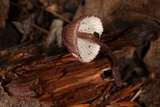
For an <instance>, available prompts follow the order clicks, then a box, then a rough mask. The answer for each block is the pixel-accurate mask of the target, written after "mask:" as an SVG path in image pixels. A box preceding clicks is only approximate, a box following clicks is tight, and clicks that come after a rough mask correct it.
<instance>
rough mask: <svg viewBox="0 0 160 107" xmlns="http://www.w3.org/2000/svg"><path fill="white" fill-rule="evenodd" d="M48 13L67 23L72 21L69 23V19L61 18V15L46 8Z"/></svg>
mask: <svg viewBox="0 0 160 107" xmlns="http://www.w3.org/2000/svg"><path fill="white" fill-rule="evenodd" d="M46 11H48V12H50V13H52V14H53V15H55V16H56V17H58V18H60V19H62V20H64V21H66V22H67V23H70V22H71V21H69V20H68V19H66V18H64V17H63V16H61V15H60V14H58V13H56V12H54V11H51V10H50V9H48V8H46Z"/></svg>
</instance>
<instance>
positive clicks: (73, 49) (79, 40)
mask: <svg viewBox="0 0 160 107" xmlns="http://www.w3.org/2000/svg"><path fill="white" fill-rule="evenodd" d="M95 32H96V33H98V34H99V35H101V34H102V32H103V26H102V22H101V20H100V19H99V18H98V17H95V16H91V15H85V16H82V17H80V18H78V19H77V20H75V21H73V22H72V23H70V24H68V25H67V26H65V27H64V29H63V30H62V37H63V41H64V44H65V45H66V47H67V48H68V50H69V51H70V53H71V54H72V55H73V56H74V57H76V58H77V59H78V60H79V61H81V62H90V61H92V60H93V59H94V58H95V57H96V56H97V55H98V53H99V50H100V45H99V44H98V43H96V42H95V41H93V40H92V39H90V38H87V34H91V35H92V36H95V35H94V33H95ZM79 33H83V34H84V37H85V36H86V37H85V38H83V37H80V36H79ZM85 34H86V35H85Z"/></svg>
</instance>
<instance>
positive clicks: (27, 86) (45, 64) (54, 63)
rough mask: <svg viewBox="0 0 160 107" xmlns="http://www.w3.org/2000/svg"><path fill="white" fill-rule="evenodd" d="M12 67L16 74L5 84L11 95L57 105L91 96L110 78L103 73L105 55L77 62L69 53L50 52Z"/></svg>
mask: <svg viewBox="0 0 160 107" xmlns="http://www.w3.org/2000/svg"><path fill="white" fill-rule="evenodd" d="M13 69H14V75H15V76H13V78H12V79H11V81H12V82H10V83H9V84H7V85H5V89H7V90H8V93H9V94H10V95H13V96H17V97H19V96H20V97H35V98H38V99H39V100H40V101H47V102H49V101H52V102H54V103H55V104H56V105H58V106H64V105H73V104H79V103H83V102H87V101H90V100H93V99H95V98H96V97H99V96H100V95H101V93H102V90H104V89H105V87H106V85H107V84H108V83H109V81H110V79H109V77H104V76H103V75H104V74H103V72H107V71H104V70H103V69H106V70H110V62H109V61H108V59H107V58H103V59H102V58H98V59H97V60H95V61H93V62H90V63H80V62H78V61H76V59H75V58H73V56H71V55H63V56H50V57H46V58H42V59H39V60H34V61H31V62H29V63H27V64H23V65H22V66H19V67H16V68H13ZM12 75H13V74H12ZM102 77H103V78H102Z"/></svg>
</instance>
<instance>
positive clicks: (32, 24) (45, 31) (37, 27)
mask: <svg viewBox="0 0 160 107" xmlns="http://www.w3.org/2000/svg"><path fill="white" fill-rule="evenodd" d="M31 26H33V27H35V28H36V29H38V30H41V31H42V32H44V33H46V34H48V33H49V31H47V30H45V29H43V28H41V27H39V26H37V25H35V24H34V23H31Z"/></svg>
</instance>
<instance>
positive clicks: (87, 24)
mask: <svg viewBox="0 0 160 107" xmlns="http://www.w3.org/2000/svg"><path fill="white" fill-rule="evenodd" d="M102 32H103V26H102V22H101V20H100V19H99V18H98V17H95V16H93V15H84V16H82V17H80V18H78V19H77V20H75V21H73V22H71V23H70V24H68V25H67V26H65V27H64V28H63V30H62V38H63V41H64V44H65V45H66V47H67V48H68V50H69V52H70V53H71V54H72V55H73V56H74V57H76V58H77V59H78V60H79V61H81V62H83V63H85V62H90V61H92V60H93V59H94V58H95V57H96V56H97V55H98V53H99V51H100V49H101V50H102V51H104V52H107V53H108V56H109V57H110V59H111V62H112V75H113V77H114V79H115V83H116V85H117V86H121V85H122V82H121V79H120V72H119V71H120V66H119V64H118V60H117V58H116V57H115V56H114V55H113V53H112V51H111V50H110V49H109V48H108V46H107V45H106V44H105V43H102V42H101V41H100V40H99V39H98V38H97V37H96V36H95V35H94V34H95V33H96V34H98V36H99V37H101V34H102Z"/></svg>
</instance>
